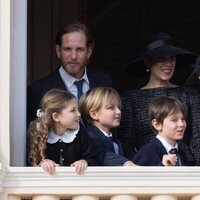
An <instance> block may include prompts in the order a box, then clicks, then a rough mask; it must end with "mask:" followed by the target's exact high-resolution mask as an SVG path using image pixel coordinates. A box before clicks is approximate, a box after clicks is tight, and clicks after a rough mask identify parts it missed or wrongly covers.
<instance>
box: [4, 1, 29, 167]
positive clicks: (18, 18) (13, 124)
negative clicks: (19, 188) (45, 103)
mask: <svg viewBox="0 0 200 200" xmlns="http://www.w3.org/2000/svg"><path fill="white" fill-rule="evenodd" d="M26 37H27V1H26V0H0V162H1V163H3V165H10V164H11V165H14V166H23V165H24V161H25V146H26V137H25V135H26V131H25V130H26V112H25V111H26V77H27V70H26V65H27V64H26V63H27V62H26V59H27V55H26V54H27V48H26V43H27V42H26Z"/></svg>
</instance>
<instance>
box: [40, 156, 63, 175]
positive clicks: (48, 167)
mask: <svg viewBox="0 0 200 200" xmlns="http://www.w3.org/2000/svg"><path fill="white" fill-rule="evenodd" d="M40 165H41V167H42V169H43V170H44V171H46V172H48V173H49V174H54V173H55V167H56V166H59V165H58V164H56V163H55V162H54V161H52V160H49V159H45V160H43V161H41V162H40Z"/></svg>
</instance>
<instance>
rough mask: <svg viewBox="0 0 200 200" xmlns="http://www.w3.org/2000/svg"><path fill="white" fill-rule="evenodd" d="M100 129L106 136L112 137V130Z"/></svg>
mask: <svg viewBox="0 0 200 200" xmlns="http://www.w3.org/2000/svg"><path fill="white" fill-rule="evenodd" d="M99 129H100V128H99ZM100 131H101V132H102V133H103V134H104V135H105V136H106V137H112V133H111V132H108V133H107V132H105V131H103V130H102V129H100Z"/></svg>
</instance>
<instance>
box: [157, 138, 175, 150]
mask: <svg viewBox="0 0 200 200" xmlns="http://www.w3.org/2000/svg"><path fill="white" fill-rule="evenodd" d="M156 138H157V139H158V140H159V141H160V142H161V143H162V145H163V146H164V147H165V149H166V151H167V153H169V151H170V150H171V149H172V148H177V149H178V144H177V143H175V146H172V145H171V144H169V143H168V142H167V141H166V140H165V139H164V138H163V137H162V136H160V135H157V136H156Z"/></svg>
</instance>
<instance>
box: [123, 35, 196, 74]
mask: <svg viewBox="0 0 200 200" xmlns="http://www.w3.org/2000/svg"><path fill="white" fill-rule="evenodd" d="M144 47H145V48H144V53H143V54H142V55H141V56H139V58H137V59H135V60H134V61H132V62H129V63H128V64H127V65H126V71H127V73H129V74H133V75H137V76H146V75H147V74H148V73H147V66H146V65H145V63H144V61H145V60H149V59H152V58H159V57H165V56H175V57H176V68H178V67H186V66H187V65H189V64H191V63H193V62H195V59H196V56H195V55H194V54H193V53H192V52H190V51H187V50H185V49H182V48H179V47H176V46H174V44H173V40H172V38H171V37H170V36H169V35H168V34H167V33H165V32H158V33H153V34H151V35H150V36H149V38H148V39H147V41H146V42H145V45H144Z"/></svg>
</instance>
